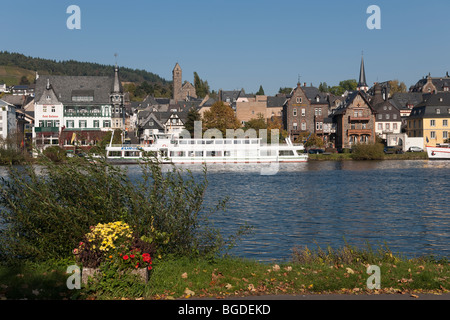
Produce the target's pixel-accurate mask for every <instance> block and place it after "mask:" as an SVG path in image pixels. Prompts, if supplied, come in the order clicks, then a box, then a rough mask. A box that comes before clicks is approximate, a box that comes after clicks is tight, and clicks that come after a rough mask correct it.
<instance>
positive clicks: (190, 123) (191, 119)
mask: <svg viewBox="0 0 450 320" xmlns="http://www.w3.org/2000/svg"><path fill="white" fill-rule="evenodd" d="M201 118H202V117H201V115H200V113H199V112H198V110H197V109H196V108H191V109H189V112H188V115H187V119H186V123H185V124H184V128H185V129H186V130H187V131H189V133H190V134H191V137H193V136H194V124H195V121H200V120H201Z"/></svg>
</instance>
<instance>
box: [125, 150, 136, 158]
mask: <svg viewBox="0 0 450 320" xmlns="http://www.w3.org/2000/svg"><path fill="white" fill-rule="evenodd" d="M125 157H139V151H125Z"/></svg>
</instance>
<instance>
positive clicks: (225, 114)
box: [203, 101, 241, 137]
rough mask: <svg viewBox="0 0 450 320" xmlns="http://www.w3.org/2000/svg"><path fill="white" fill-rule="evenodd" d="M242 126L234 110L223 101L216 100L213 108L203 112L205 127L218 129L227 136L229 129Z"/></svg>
mask: <svg viewBox="0 0 450 320" xmlns="http://www.w3.org/2000/svg"><path fill="white" fill-rule="evenodd" d="M240 127H241V124H240V122H239V120H238V119H237V118H236V115H235V114H234V110H233V109H232V108H231V107H230V106H229V105H226V104H225V103H223V102H222V101H217V102H215V103H214V104H213V105H212V106H211V108H210V109H209V110H207V111H205V112H204V113H203V129H204V130H207V129H217V130H219V131H220V132H222V135H223V136H224V137H225V136H226V130H227V129H238V128H240Z"/></svg>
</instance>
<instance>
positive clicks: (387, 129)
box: [386, 123, 391, 131]
mask: <svg viewBox="0 0 450 320" xmlns="http://www.w3.org/2000/svg"><path fill="white" fill-rule="evenodd" d="M390 129H391V125H390V124H389V123H386V131H389V130H390Z"/></svg>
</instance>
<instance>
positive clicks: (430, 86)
mask: <svg viewBox="0 0 450 320" xmlns="http://www.w3.org/2000/svg"><path fill="white" fill-rule="evenodd" d="M449 91H450V76H449V74H448V72H447V73H446V75H445V76H444V77H432V76H431V74H428V76H426V77H423V78H422V79H420V80H419V81H417V83H416V84H415V85H413V86H411V87H410V88H409V92H421V93H423V94H426V93H440V92H449Z"/></svg>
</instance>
